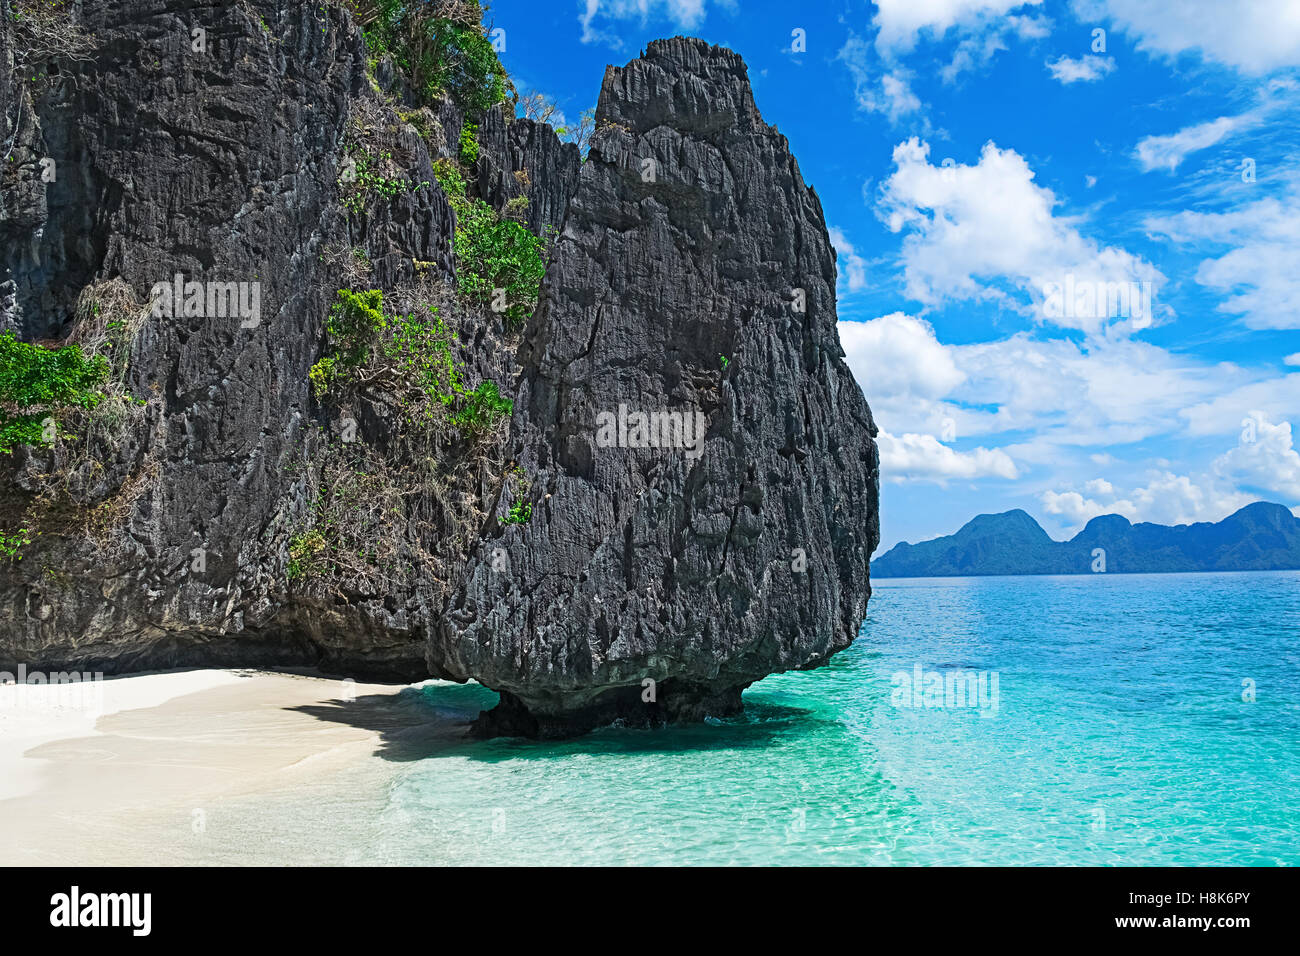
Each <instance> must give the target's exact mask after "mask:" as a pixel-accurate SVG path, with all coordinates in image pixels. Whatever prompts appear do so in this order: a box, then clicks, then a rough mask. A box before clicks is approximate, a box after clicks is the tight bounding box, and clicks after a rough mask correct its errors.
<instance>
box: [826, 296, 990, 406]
mask: <svg viewBox="0 0 1300 956" xmlns="http://www.w3.org/2000/svg"><path fill="white" fill-rule="evenodd" d="M839 332H840V343H841V344H842V345H843V346H844V351H845V353H846V355H847V356H848V362H849V364H850V366H851V367H853V368H854V371H855V374H856V375H857V376H858V383H859V384H860V385H861V386H862V388H863V390H864V393H865V394H867V395H868V397H870V396H871V395H873V394H874V395H880V396H889V397H892V398H895V399H903V400H907V401H915V400H917V399H923V400H924V399H929V400H934V399H940V398H943V397H944V396H945V395H948V394H949V393H950V392H952V390H953V389H955V388H956V387H957V386H958V385H960V384H961V383H962V382H963V381H965V379H966V375H965V374H964V373H963V372H962V371H961V370H960V369H958V368H957V365H956V363H955V362H954V361H953V356H952V351H951V350H950V349H948V348H946V347H945V346H943V345H941V344H939V340H938V339H937V338H936V337H935V334H934V329H933V328H932V327H931V326H930V323H928V322H925V321H923V320H921V319H916V318H913V317H912V316H910V315H904V314H903V313H902V312H894V313H891V314H890V315H883V316H881V317H880V318H878V319H872V320H871V321H870V322H841V323H840V324H839Z"/></svg>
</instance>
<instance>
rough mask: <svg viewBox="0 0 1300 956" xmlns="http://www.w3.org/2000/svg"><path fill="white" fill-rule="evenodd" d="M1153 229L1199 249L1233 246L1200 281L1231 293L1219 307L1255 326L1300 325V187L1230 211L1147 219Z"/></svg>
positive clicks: (1207, 263)
mask: <svg viewBox="0 0 1300 956" xmlns="http://www.w3.org/2000/svg"><path fill="white" fill-rule="evenodd" d="M1145 225H1146V229H1147V231H1148V232H1150V233H1153V234H1156V235H1164V236H1167V237H1169V238H1170V239H1171V240H1173V241H1174V242H1179V243H1187V244H1190V245H1192V246H1194V247H1216V246H1217V247H1231V248H1230V249H1229V250H1228V251H1227V252H1225V253H1224V254H1223V255H1220V256H1217V257H1212V258H1207V259H1204V260H1202V262H1201V263H1200V265H1199V267H1198V268H1197V270H1196V281H1197V282H1198V283H1200V284H1201V285H1203V286H1206V287H1207V288H1210V289H1214V290H1215V291H1218V292H1221V293H1223V294H1225V295H1226V296H1227V298H1226V299H1224V301H1223V302H1222V303H1220V305H1219V311H1221V312H1229V313H1233V314H1236V315H1240V316H1242V318H1243V321H1244V322H1245V324H1246V326H1247V327H1248V328H1252V329H1296V328H1300V269H1297V268H1296V263H1297V262H1300V187H1298V186H1297V185H1296V184H1295V183H1293V184H1292V188H1291V190H1290V192H1289V194H1288V195H1286V196H1285V197H1283V198H1268V199H1261V200H1257V201H1255V202H1252V203H1248V204H1246V205H1244V206H1242V207H1240V208H1238V209H1235V210H1231V211H1229V212H1221V213H1208V212H1195V211H1192V210H1186V211H1184V212H1180V213H1177V214H1175V215H1172V216H1155V217H1152V218H1150V219H1148V220H1147V221H1146V224H1145Z"/></svg>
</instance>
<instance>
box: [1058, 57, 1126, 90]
mask: <svg viewBox="0 0 1300 956" xmlns="http://www.w3.org/2000/svg"><path fill="white" fill-rule="evenodd" d="M1047 69H1048V70H1049V71H1050V72H1051V74H1052V77H1053V78H1054V79H1057V80H1060V81H1061V82H1062V83H1065V84H1069V83H1094V82H1096V81H1097V80H1100V79H1101V78H1102V77H1103V76H1105V75H1106V74H1107V73H1110V72H1112V71H1113V70H1114V69H1115V58H1114V57H1113V56H1097V55H1095V54H1092V53H1089V54H1087V55H1085V56H1081V57H1079V58H1078V59H1077V60H1075V59H1071V58H1070V57H1068V56H1063V57H1060V58H1059V59H1057V60H1053V61H1051V62H1049V63H1048V64H1047Z"/></svg>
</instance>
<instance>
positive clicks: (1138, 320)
mask: <svg viewBox="0 0 1300 956" xmlns="http://www.w3.org/2000/svg"><path fill="white" fill-rule="evenodd" d="M929 157H930V146H929V144H928V143H925V142H922V141H921V140H919V139H917V138H916V137H913V138H911V139H909V140H907V141H906V142H903V143H900V144H898V146H896V147H895V148H894V153H893V159H894V164H895V170H894V172H893V173H892V174H891V175H890V176H889V178H888V179H887V180H885V182H884V183H883V184H882V186H881V198H880V201H879V203H878V205H877V212H878V214H879V215H880V216H881V218H882V219H883V220H884V221H885V222H886V223H887V224H888V226H889V228H890V230H891V231H893V232H906V235H905V237H904V239H903V246H902V259H903V265H904V279H905V286H906V291H907V294H908V295H909V296H910V297H911V298H913V299H916V300H917V301H918V302H921V303H923V304H924V305H926V306H928V307H934V306H938V305H940V304H941V303H943V302H944V301H945V300H947V299H977V298H995V299H1005V298H1006V296H1005V294H1004V293H1003V292H1002V291H1001V289H1000V288H999V283H1000V282H1002V281H1005V282H1008V283H1010V284H1011V285H1013V286H1015V287H1016V288H1017V289H1018V290H1019V292H1020V293H1021V294H1022V296H1021V298H1020V299H1019V300H1016V301H1010V302H1008V304H1009V305H1011V306H1023V300H1024V299H1025V298H1027V299H1028V300H1029V301H1030V302H1032V303H1033V304H1034V305H1036V306H1037V307H1038V308H1039V309H1040V315H1041V316H1042V317H1043V318H1045V319H1047V320H1048V321H1051V322H1053V323H1054V324H1057V325H1060V326H1063V327H1066V328H1074V329H1080V330H1082V331H1084V332H1087V333H1089V334H1091V335H1098V334H1102V333H1103V332H1104V333H1108V334H1124V333H1128V332H1132V331H1133V330H1135V329H1139V328H1144V327H1146V326H1147V325H1150V324H1151V316H1150V315H1149V314H1147V315H1142V314H1140V313H1141V312H1142V311H1143V308H1144V306H1143V304H1142V303H1141V301H1135V302H1134V303H1133V306H1132V308H1131V309H1127V308H1126V309H1122V310H1121V309H1114V310H1108V309H1103V308H1101V305H1102V303H1103V300H1104V299H1105V297H1104V296H1101V297H1099V298H1098V299H1097V300H1096V303H1095V307H1090V308H1087V309H1078V310H1076V309H1060V308H1057V309H1052V308H1050V306H1051V304H1052V300H1051V297H1050V294H1049V292H1048V290H1049V288H1056V289H1060V288H1062V287H1064V285H1065V283H1067V282H1069V283H1071V284H1072V285H1071V287H1072V288H1079V289H1083V288H1096V287H1098V286H1099V285H1100V286H1101V287H1107V288H1124V289H1127V288H1129V284H1130V283H1137V284H1138V285H1139V287H1141V284H1142V283H1150V286H1147V287H1146V288H1147V289H1148V290H1149V291H1150V292H1151V294H1152V295H1154V294H1155V293H1156V292H1158V289H1159V286H1160V285H1161V284H1162V283H1163V282H1164V276H1163V275H1162V274H1161V273H1160V272H1159V270H1157V269H1156V268H1155V267H1154V266H1153V265H1151V264H1150V263H1149V262H1147V261H1146V260H1145V259H1143V258H1142V257H1140V256H1137V255H1134V254H1133V253H1130V252H1128V251H1127V250H1125V249H1122V248H1120V247H1118V246H1107V245H1102V244H1101V243H1099V242H1097V241H1096V240H1093V239H1090V238H1088V237H1086V236H1084V235H1083V234H1082V233H1081V232H1080V230H1079V229H1078V227H1077V225H1076V221H1075V220H1074V219H1071V218H1067V217H1062V216H1058V215H1056V213H1055V207H1056V205H1057V199H1056V197H1055V195H1054V194H1053V193H1052V191H1051V190H1050V189H1047V188H1045V187H1042V186H1039V185H1038V184H1036V183H1035V182H1034V172H1033V170H1032V169H1030V168H1029V164H1028V163H1027V162H1025V160H1024V158H1023V157H1022V156H1021V155H1020V154H1019V153H1017V152H1016V151H1015V150H1012V149H999V148H998V147H997V146H996V145H995V144H993V143H991V142H990V143H987V144H985V146H984V148H983V150H982V151H981V153H980V158H979V161H978V162H977V163H976V164H975V165H973V166H971V165H959V164H956V163H951V162H949V163H944V162H941V163H939V164H938V165H934V164H932V163H931V162H930V158H929ZM1139 300H1140V297H1139ZM1150 304H1151V296H1148V297H1147V299H1146V300H1145V307H1147V308H1148V311H1149V306H1150ZM1044 306H1047V308H1044ZM1122 311H1129V312H1130V314H1129V315H1127V316H1123V319H1124V321H1111V320H1112V319H1119V318H1120V317H1121V316H1120V315H1118V314H1109V313H1111V312H1114V313H1119V312H1122Z"/></svg>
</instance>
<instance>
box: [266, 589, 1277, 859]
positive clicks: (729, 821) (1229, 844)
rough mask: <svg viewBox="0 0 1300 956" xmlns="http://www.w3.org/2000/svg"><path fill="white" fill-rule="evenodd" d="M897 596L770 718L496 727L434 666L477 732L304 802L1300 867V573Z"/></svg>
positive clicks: (788, 837) (545, 833) (348, 836)
mask: <svg viewBox="0 0 1300 956" xmlns="http://www.w3.org/2000/svg"><path fill="white" fill-rule="evenodd" d="M873 588H874V594H873V596H872V598H871V602H870V605H869V608H868V613H867V618H866V621H865V622H864V623H863V625H862V629H861V632H860V634H859V636H858V639H857V641H856V642H855V643H854V644H853V645H852V647H850V648H849V649H847V650H845V651H843V652H841V653H840V654H838V655H837V656H836V657H835V658H833V659H832V660H831V662H830V663H829V664H828V665H827V666H824V667H821V668H818V669H816V670H811V671H805V672H797V673H789V674H780V675H775V676H772V677H769V678H767V679H765V680H763V681H760V682H758V683H756V684H754V685H753V686H752V687H750V688H749V690H748V691H746V693H745V695H744V701H745V712H744V714H743V716H737V717H730V718H724V719H710V720H708V721H706V722H705V723H702V724H698V725H693V726H679V727H671V728H663V729H658V730H634V729H625V728H619V727H609V728H604V729H601V730H598V731H596V732H594V733H592V734H590V735H588V736H585V737H582V738H579V739H576V740H571V741H565V742H559V743H555V742H534V741H524V740H504V739H503V740H493V741H475V740H470V739H467V738H466V737H464V736H463V730H462V729H460V725H461V724H462V723H463V722H465V721H468V720H470V719H472V718H473V717H474V716H475V715H476V714H477V713H478V711H479V710H481V709H483V708H485V707H490V706H491V705H492V704H493V703H494V701H495V696H496V695H495V694H493V693H492V692H491V691H489V690H487V689H486V688H483V687H480V686H478V685H473V684H470V685H455V684H449V683H433V684H429V685H426V686H424V687H422V688H419V689H413V690H410V691H408V692H407V693H410V694H418V695H419V697H420V703H421V705H422V706H425V707H427V708H428V709H429V712H430V714H431V716H433V717H435V718H436V719H437V720H439V721H440V722H442V723H445V724H446V725H447V726H449V727H455V728H457V729H456V731H455V732H454V733H452V732H448V733H447V734H445V735H443V736H441V737H439V738H437V739H436V740H432V741H431V740H429V739H427V738H422V739H421V740H420V741H419V743H418V744H416V745H410V744H404V743H403V741H402V740H401V739H395V740H393V741H391V742H390V744H389V745H387V747H386V748H385V750H386V752H385V750H381V753H380V757H381V758H382V759H383V761H384V764H385V766H386V767H387V768H388V773H387V774H386V776H385V777H384V779H383V783H382V788H383V789H382V793H378V794H366V795H363V794H359V793H357V792H356V791H357V788H361V789H364V788H365V787H373V786H375V785H376V784H375V781H374V779H373V777H372V778H368V782H367V781H357V782H355V784H354V786H353V792H352V794H351V796H349V795H348V794H347V793H346V792H340V784H339V782H337V781H336V782H334V783H332V784H331V788H330V790H329V791H328V792H327V791H324V790H323V791H321V792H316V793H313V794H311V795H310V809H307V808H306V807H304V805H303V803H304V800H305V799H306V797H305V796H304V795H299V796H298V797H297V803H296V804H295V803H294V802H293V800H291V801H290V803H289V804H287V805H286V806H285V807H282V808H281V810H280V814H281V815H283V814H284V813H289V812H290V811H293V812H297V813H299V814H301V813H304V812H306V813H310V814H312V815H314V816H320V817H321V818H323V819H332V820H333V821H334V822H333V824H332V829H333V830H334V832H336V833H337V839H336V841H335V845H334V846H333V847H332V848H331V850H330V852H329V856H328V861H329V862H335V863H379V864H384V863H391V864H439V865H447V864H520V865H544V864H554V865H576V864H632V865H741V866H745V865H768V864H795V865H803V864H832V865H872V866H877V865H878V866H927V865H960V866H968V865H969V866H979V865H996V866H1016V865H1031V864H1033V865H1040V864H1060V865H1075V864H1077V865H1090V866H1091V865H1103V866H1104V865H1120V864H1123V865H1152V866H1155V865H1205V866H1243V865H1245V866H1274V865H1276V866H1289V865H1293V864H1295V863H1298V862H1300V839H1298V837H1297V834H1300V641H1298V640H1297V637H1298V636H1300V572H1294V571H1281V572H1240V573H1223V574H1135V575H1119V574H1096V575H1078V576H1060V577H1055V576H1051V577H1048V576H1045V577H978V578H926V579H919V578H918V579H885V580H877V581H874V582H873ZM345 789H346V788H345ZM363 797H364V799H363ZM349 800H351V801H352V803H351V805H350V804H349ZM295 806H297V809H296V811H295V810H294V809H293V808H294V807H295ZM261 810H262V812H265V811H266V810H267V808H266V807H262V808H261ZM361 817H364V818H365V819H364V821H362V820H361V819H360V818H361ZM250 837H251V834H250ZM301 846H302V844H301V842H297V843H296V847H299V848H300V847H301ZM283 852H284V853H285V855H286V856H292V855H293V854H294V853H295V845H286V846H285V847H284V848H283ZM316 862H321V861H320V860H317V861H316Z"/></svg>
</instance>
